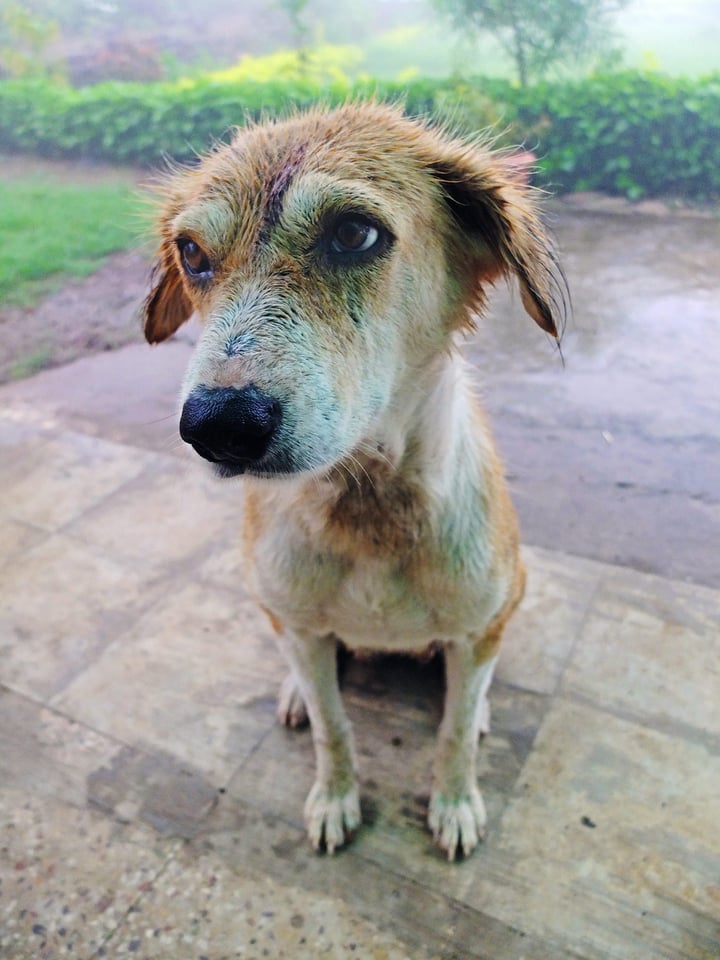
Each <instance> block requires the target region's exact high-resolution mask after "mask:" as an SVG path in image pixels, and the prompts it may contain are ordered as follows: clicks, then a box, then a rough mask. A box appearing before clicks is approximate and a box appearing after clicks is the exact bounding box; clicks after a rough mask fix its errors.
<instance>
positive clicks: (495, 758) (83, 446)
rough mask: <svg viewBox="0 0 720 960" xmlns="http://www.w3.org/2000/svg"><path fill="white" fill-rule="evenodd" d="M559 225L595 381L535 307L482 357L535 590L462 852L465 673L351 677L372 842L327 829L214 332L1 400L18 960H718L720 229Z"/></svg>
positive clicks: (53, 378) (497, 327) (2, 752)
mask: <svg viewBox="0 0 720 960" xmlns="http://www.w3.org/2000/svg"><path fill="white" fill-rule="evenodd" d="M556 229H557V234H558V236H559V239H560V243H561V245H562V247H563V249H564V259H565V263H566V267H567V272H568V276H569V280H570V283H571V286H572V289H573V298H574V315H573V320H572V321H571V324H570V326H569V328H568V331H567V335H566V338H565V341H564V348H563V349H564V354H565V366H564V367H563V366H562V364H561V363H560V362H559V360H558V357H557V353H556V352H554V350H553V348H552V347H551V346H550V345H549V344H547V343H546V342H545V341H544V340H543V339H542V336H540V335H539V334H538V333H537V330H536V329H535V328H534V327H533V324H532V323H531V321H530V320H528V319H527V318H525V317H524V316H522V315H521V313H520V311H519V309H517V308H516V307H514V306H512V305H511V309H510V312H509V315H508V316H505V317H503V319H502V321H501V320H500V318H499V317H497V316H496V318H495V319H494V320H493V321H488V322H487V323H486V324H484V326H483V327H482V329H481V331H480V332H479V333H478V335H477V336H476V338H475V339H474V341H473V343H472V344H471V345H469V347H468V350H469V352H470V354H471V355H472V356H473V358H474V359H475V360H476V362H477V364H478V367H479V376H480V379H481V380H482V384H483V386H482V392H483V394H484V397H485V402H486V405H487V406H488V407H489V408H490V409H491V411H492V414H493V419H494V423H495V430H496V434H497V436H498V439H499V442H500V446H501V448H502V449H503V450H504V452H505V456H506V461H507V463H508V467H509V469H510V472H511V475H512V478H513V480H512V485H513V487H514V491H515V499H516V502H517V504H518V506H519V508H520V512H521V515H522V521H523V528H524V539H525V541H526V543H527V544H529V546H527V547H526V548H525V557H526V561H527V565H528V569H529V583H528V594H527V597H526V599H525V601H524V602H523V604H522V606H521V608H520V610H519V611H518V613H517V615H516V616H515V617H514V618H513V620H512V621H511V624H510V626H509V628H508V634H507V638H506V642H505V644H504V646H503V651H502V655H501V660H500V664H499V668H498V674H497V680H496V682H495V684H494V685H493V688H492V690H491V693H490V702H491V708H492V711H493V728H492V731H491V733H490V734H489V736H488V737H486V738H485V740H484V742H483V744H482V745H481V749H480V758H479V770H480V778H481V786H482V788H483V791H484V795H485V799H486V804H487V807H488V814H489V830H488V836H487V839H486V840H485V842H484V843H483V844H482V846H481V848H480V849H479V850H478V851H477V853H476V854H475V855H474V856H473V857H472V858H470V859H469V860H468V861H467V862H463V863H459V864H456V865H454V866H451V865H449V864H447V863H446V862H445V861H444V860H443V859H442V857H440V856H439V855H438V853H437V852H436V850H435V849H434V846H433V843H432V839H431V837H430V836H429V835H428V833H427V832H426V830H425V828H424V818H425V815H426V808H427V802H428V796H427V793H428V782H429V779H428V778H429V771H430V766H431V758H432V750H433V743H434V738H435V733H436V729H437V725H438V722H439V717H440V708H441V695H442V681H441V675H440V673H439V671H438V665H437V664H432V663H431V664H426V665H417V664H414V663H412V662H408V661H405V660H397V659H392V660H386V659H385V658H378V659H376V660H372V661H351V662H350V663H349V664H348V666H347V669H346V672H345V676H344V685H343V690H344V697H345V699H346V702H347V704H348V709H349V712H350V715H351V719H352V721H353V724H354V727H355V731H356V734H357V738H358V755H359V762H360V771H361V784H362V794H363V827H362V829H361V830H360V832H359V834H358V836H357V838H356V840H355V841H354V843H353V844H352V845H351V846H350V847H349V849H348V850H347V851H346V852H344V853H342V854H341V855H339V856H337V857H335V858H333V859H332V860H327V859H325V858H323V857H319V856H317V855H315V854H314V853H313V852H312V851H311V850H310V849H309V847H308V844H307V841H306V839H305V837H304V831H303V827H302V816H301V810H302V802H303V798H304V795H305V793H306V792H307V790H308V788H309V786H310V784H311V782H312V773H313V757H312V748H311V744H310V740H309V736H308V735H307V732H305V733H303V732H292V731H287V730H285V729H281V728H280V727H278V726H277V725H276V723H275V720H274V698H275V695H276V692H277V688H278V685H279V682H280V680H281V679H282V676H283V674H284V670H283V666H282V664H281V661H280V658H279V655H278V653H277V651H276V650H275V645H274V642H273V639H272V636H271V631H270V628H269V626H268V624H267V623H266V621H265V620H264V618H263V616H262V615H261V614H260V612H259V611H258V609H257V607H256V605H255V604H254V603H253V602H252V601H251V600H250V599H249V598H248V597H247V596H246V594H245V593H244V590H243V586H242V582H241V576H240V572H239V570H240V567H239V557H238V552H237V529H238V513H239V509H240V506H241V504H240V498H241V484H240V485H239V484H233V483H229V484H228V483H226V484H222V483H218V482H213V481H212V480H211V479H210V478H209V476H207V474H206V473H205V471H204V470H203V469H202V468H201V467H202V465H201V464H199V463H198V462H197V460H196V458H194V457H192V456H190V455H188V452H187V450H186V449H183V447H184V445H183V444H181V443H180V441H179V439H178V437H177V422H176V421H177V415H176V411H175V396H176V393H177V388H178V383H179V381H180V377H181V376H182V372H183V370H184V367H185V364H186V363H187V359H188V356H189V353H190V350H191V341H192V338H193V334H192V328H189V329H188V330H185V331H183V332H182V333H181V335H180V336H179V337H178V338H176V339H175V340H174V341H172V342H171V343H168V344H165V345H163V346H161V347H158V348H155V349H150V348H148V347H147V346H145V345H144V344H138V345H132V346H130V347H126V348H124V349H122V350H119V351H116V352H113V353H104V354H99V355H97V356H94V357H86V358H85V359H83V360H80V361H77V362H76V363H73V364H70V365H68V366H65V367H60V368H58V369H55V370H50V371H47V372H45V373H43V374H40V375H38V376H36V377H34V378H32V379H29V380H26V381H23V382H19V383H15V384H9V385H6V386H4V387H2V388H0V543H1V544H2V553H0V956H1V957H2V960H56V958H60V957H66V956H67V957H75V958H78V960H101V958H120V957H133V958H135V960H151V958H154V960H202V958H207V960H231V958H232V960H239V958H244V960H261V958H264V957H269V958H272V960H276V958H278V960H279V958H291V957H292V958H293V960H315V958H317V957H330V958H347V957H352V958H355V960H410V958H412V960H466V958H467V960H546V958H547V960H564V958H568V960H570V958H572V960H710V958H714V957H717V956H720V887H719V886H718V877H720V834H718V831H717V797H718V795H719V794H720V764H719V759H718V758H719V757H720V698H718V696H717V691H718V688H719V686H720V677H719V675H718V663H720V657H719V656H718V652H719V649H718V648H719V645H720V590H719V589H717V587H718V565H719V564H718V542H719V539H718V523H719V521H720V511H719V507H718V500H719V496H718V487H719V485H720V482H719V481H720V469H718V467H720V457H719V456H718V426H717V423H718V417H717V413H718V410H719V409H720V404H719V403H718V384H717V381H716V379H715V368H716V367H717V360H718V348H717V342H718V339H717V334H718V332H720V331H718V314H717V311H716V309H715V304H716V303H717V302H718V293H720V289H719V288H720V281H719V279H718V278H719V277H720V270H719V269H718V266H720V263H719V262H718V244H717V236H718V222H717V221H710V220H703V219H697V220H689V219H688V220H685V219H683V218H679V217H678V218H675V217H660V218H653V217H651V216H649V215H648V216H642V217H628V216H625V217H618V216H609V215H606V214H600V213H597V212H595V213H582V212H580V213H578V212H574V211H573V212H567V211H563V212H561V213H560V214H559V215H558V221H557V225H556ZM507 299H508V298H506V297H503V296H499V297H498V298H497V300H496V301H495V313H496V314H497V313H498V312H499V311H500V308H501V307H502V305H503V303H507ZM647 571H655V573H653V574H650V573H648V572H647ZM656 574H660V575H656ZM703 584H704V585H703Z"/></svg>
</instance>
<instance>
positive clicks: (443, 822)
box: [428, 786, 487, 860]
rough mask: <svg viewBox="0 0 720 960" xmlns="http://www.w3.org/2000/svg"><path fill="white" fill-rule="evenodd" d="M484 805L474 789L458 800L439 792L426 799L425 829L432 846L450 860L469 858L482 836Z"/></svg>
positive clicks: (436, 791) (480, 796)
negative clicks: (437, 848)
mask: <svg viewBox="0 0 720 960" xmlns="http://www.w3.org/2000/svg"><path fill="white" fill-rule="evenodd" d="M486 819H487V818H486V815H485V804H484V803H483V799H482V795H481V794H480V791H479V790H478V788H477V787H475V786H473V787H472V789H471V790H470V792H469V794H468V795H466V796H464V797H461V798H460V799H451V798H450V797H447V796H445V795H443V794H442V793H441V792H440V791H439V790H433V793H432V796H431V797H430V810H429V813H428V825H429V827H430V829H431V830H432V834H433V837H434V838H435V842H436V843H437V845H438V846H439V847H440V849H441V850H443V851H444V852H445V853H446V854H447V858H448V860H454V859H455V857H456V856H457V854H459V853H462V854H463V855H464V856H466V857H467V856H469V855H470V854H471V853H472V851H473V850H474V849H475V847H476V846H477V845H478V843H479V842H480V841H481V840H482V838H483V836H484V835H485V821H486Z"/></svg>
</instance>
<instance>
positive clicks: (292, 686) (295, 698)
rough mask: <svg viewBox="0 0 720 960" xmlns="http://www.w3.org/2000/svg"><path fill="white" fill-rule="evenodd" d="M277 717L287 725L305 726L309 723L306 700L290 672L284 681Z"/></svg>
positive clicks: (279, 696) (294, 726)
mask: <svg viewBox="0 0 720 960" xmlns="http://www.w3.org/2000/svg"><path fill="white" fill-rule="evenodd" d="M277 718H278V720H279V721H280V723H282V724H283V726H285V727H292V728H293V729H297V728H298V727H305V726H307V723H308V712H307V707H306V706H305V701H304V700H303V696H302V694H301V693H300V690H299V688H298V685H297V681H296V680H295V676H294V674H292V673H289V674H288V675H287V676H286V677H285V679H284V680H283V682H282V686H281V687H280V693H279V695H278V703H277Z"/></svg>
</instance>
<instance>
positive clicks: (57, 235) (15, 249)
mask: <svg viewBox="0 0 720 960" xmlns="http://www.w3.org/2000/svg"><path fill="white" fill-rule="evenodd" d="M133 203H134V201H133V190H132V188H131V186H130V185H129V184H118V183H116V182H112V183H89V184H81V183H63V182H62V181H54V180H49V179H47V178H43V179H42V180H41V179H39V178H38V177H22V178H19V179H12V180H0V304H15V305H25V304H27V303H30V302H32V301H33V300H34V299H36V296H37V295H38V294H41V293H43V292H45V291H46V290H47V289H48V288H49V287H50V286H52V278H53V277H54V276H56V275H58V274H63V275H72V276H85V275H86V274H88V273H91V272H92V271H93V270H95V269H97V266H98V262H99V260H100V259H101V258H102V257H103V256H105V255H106V254H108V253H112V252H113V251H115V250H122V249H125V248H127V247H131V246H133V245H134V244H136V243H137V241H138V234H139V233H140V230H139V227H138V222H137V221H134V220H133V218H132V215H131V214H129V213H128V211H129V210H130V209H132V207H133Z"/></svg>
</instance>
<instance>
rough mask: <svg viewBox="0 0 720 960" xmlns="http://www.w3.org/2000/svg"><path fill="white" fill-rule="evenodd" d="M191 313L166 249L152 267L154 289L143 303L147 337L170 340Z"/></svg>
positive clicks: (176, 269) (191, 307) (173, 262)
mask: <svg viewBox="0 0 720 960" xmlns="http://www.w3.org/2000/svg"><path fill="white" fill-rule="evenodd" d="M192 312H193V306H192V304H191V303H190V300H189V299H188V296H187V294H186V293H185V288H184V286H183V282H182V278H181V276H180V271H179V269H178V266H177V264H176V263H175V259H174V257H173V255H172V253H171V252H170V251H169V250H163V251H162V252H161V254H160V258H159V260H158V262H157V264H156V266H155V268H154V270H153V289H152V290H151V291H150V293H149V294H148V297H147V299H146V300H145V303H144V304H143V318H144V330H145V338H146V340H147V341H148V343H161V342H162V341H163V340H167V338H168V337H171V336H172V335H173V333H175V331H176V330H177V329H178V327H179V326H181V325H182V324H183V323H185V321H186V320H187V319H188V318H189V317H190V315H191V314H192Z"/></svg>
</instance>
